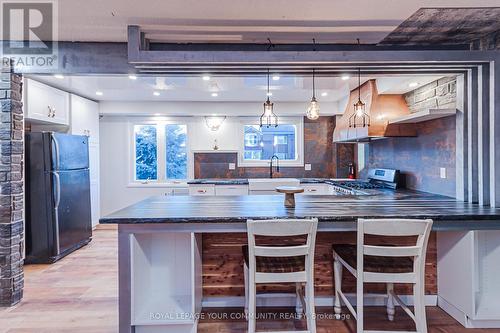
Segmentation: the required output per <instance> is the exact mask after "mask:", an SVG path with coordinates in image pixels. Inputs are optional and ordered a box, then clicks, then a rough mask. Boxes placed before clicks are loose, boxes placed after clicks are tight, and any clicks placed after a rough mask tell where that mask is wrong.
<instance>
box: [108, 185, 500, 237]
mask: <svg viewBox="0 0 500 333" xmlns="http://www.w3.org/2000/svg"><path fill="white" fill-rule="evenodd" d="M390 193H392V195H391V194H390ZM305 217H317V218H318V219H319V221H320V222H341V221H344V222H345V221H349V222H352V221H355V220H356V219H357V218H380V217H388V218H391V217H392V218H396V217H403V218H432V219H434V220H435V226H440V225H441V226H442V225H443V224H446V223H450V224H453V223H455V224H457V223H458V225H459V226H462V225H463V226H464V229H468V228H469V229H500V209H499V208H490V207H481V206H479V205H477V204H470V203H466V202H460V201H456V200H455V199H453V198H449V197H445V196H440V195H433V194H429V193H423V192H414V191H408V190H401V191H390V192H387V193H384V194H379V195H363V196H352V195H342V196H335V195H325V196H297V197H296V207H295V208H285V207H284V205H283V196H282V195H245V196H206V197H205V196H155V197H151V198H148V199H146V200H144V201H141V202H138V203H136V204H134V205H131V206H129V207H126V208H124V209H122V210H119V211H117V212H115V213H113V214H110V215H108V216H106V217H103V218H101V220H100V222H101V223H117V224H138V223H190V222H195V223H204V222H212V223H213V222H222V223H238V222H240V223H241V222H245V221H246V219H249V218H252V219H266V218H305ZM463 222H466V224H464V223H463Z"/></svg>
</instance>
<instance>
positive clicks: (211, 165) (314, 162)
mask: <svg viewBox="0 0 500 333" xmlns="http://www.w3.org/2000/svg"><path fill="white" fill-rule="evenodd" d="M334 128H335V117H320V118H319V119H318V120H309V119H307V118H304V163H307V164H311V170H310V171H305V170H304V167H282V168H280V173H279V174H276V177H293V178H309V177H311V178H337V177H339V178H340V177H342V178H344V177H347V175H348V173H349V168H348V165H349V163H351V162H353V161H354V148H355V145H353V144H335V143H333V130H334ZM229 163H235V164H236V165H237V164H238V155H237V153H205V152H204V153H195V154H194V178H197V179H199V178H266V177H269V167H239V166H238V165H237V167H236V169H235V170H229V169H228V164H229Z"/></svg>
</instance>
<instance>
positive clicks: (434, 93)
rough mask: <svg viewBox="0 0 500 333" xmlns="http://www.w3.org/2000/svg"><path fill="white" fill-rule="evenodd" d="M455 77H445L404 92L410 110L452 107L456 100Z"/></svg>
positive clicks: (454, 105)
mask: <svg viewBox="0 0 500 333" xmlns="http://www.w3.org/2000/svg"><path fill="white" fill-rule="evenodd" d="M456 91H457V79H456V78H455V77H445V78H442V79H439V80H436V81H434V82H431V83H429V84H426V85H425V86H422V87H419V88H417V89H415V90H413V91H410V92H408V93H406V94H405V100H406V104H408V107H409V108H410V112H418V111H424V110H427V109H448V108H450V109H453V108H455V107H456V100H457V92H456Z"/></svg>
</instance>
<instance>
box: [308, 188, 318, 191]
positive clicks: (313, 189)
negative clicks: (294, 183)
mask: <svg viewBox="0 0 500 333" xmlns="http://www.w3.org/2000/svg"><path fill="white" fill-rule="evenodd" d="M316 191H317V189H315V188H311V189H309V192H316Z"/></svg>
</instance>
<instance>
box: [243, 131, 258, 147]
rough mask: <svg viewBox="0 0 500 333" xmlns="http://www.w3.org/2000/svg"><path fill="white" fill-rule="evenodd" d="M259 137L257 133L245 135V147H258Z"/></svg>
mask: <svg viewBox="0 0 500 333" xmlns="http://www.w3.org/2000/svg"><path fill="white" fill-rule="evenodd" d="M258 140H259V136H258V135H257V133H245V146H247V147H257V145H258V144H259V142H258Z"/></svg>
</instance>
